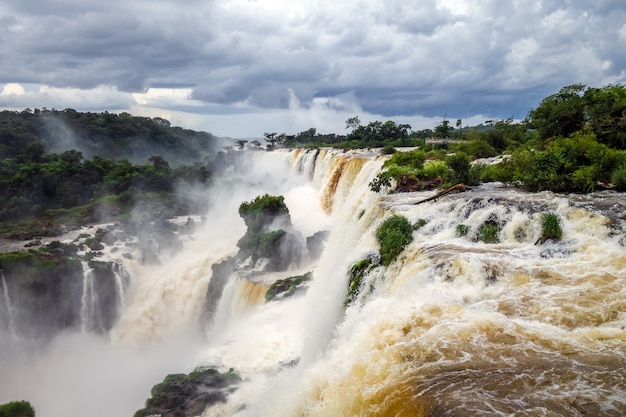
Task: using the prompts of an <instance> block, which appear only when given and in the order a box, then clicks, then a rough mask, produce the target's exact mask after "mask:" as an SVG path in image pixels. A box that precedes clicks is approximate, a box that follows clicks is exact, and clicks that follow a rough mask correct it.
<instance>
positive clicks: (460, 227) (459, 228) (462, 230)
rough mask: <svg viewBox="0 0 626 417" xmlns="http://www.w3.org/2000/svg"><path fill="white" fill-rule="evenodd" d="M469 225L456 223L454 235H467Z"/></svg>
mask: <svg viewBox="0 0 626 417" xmlns="http://www.w3.org/2000/svg"><path fill="white" fill-rule="evenodd" d="M469 230H470V228H469V226H467V225H465V224H457V225H456V237H463V236H467V234H468V233H469Z"/></svg>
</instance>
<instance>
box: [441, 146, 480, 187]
mask: <svg viewBox="0 0 626 417" xmlns="http://www.w3.org/2000/svg"><path fill="white" fill-rule="evenodd" d="M446 164H447V165H448V167H449V168H450V171H449V172H448V175H447V176H446V184H447V185H449V186H450V185H456V184H466V185H478V184H479V182H480V168H479V167H472V165H471V164H470V159H469V156H468V155H467V154H465V153H463V152H458V153H455V154H452V155H448V156H447V157H446Z"/></svg>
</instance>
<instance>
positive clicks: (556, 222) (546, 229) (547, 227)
mask: <svg viewBox="0 0 626 417" xmlns="http://www.w3.org/2000/svg"><path fill="white" fill-rule="evenodd" d="M562 238H563V229H562V228H561V218H560V217H559V215H558V214H556V213H542V214H541V236H540V237H539V240H538V241H537V243H544V242H545V241H547V240H561V239H562Z"/></svg>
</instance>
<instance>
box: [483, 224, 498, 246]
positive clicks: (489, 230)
mask: <svg viewBox="0 0 626 417" xmlns="http://www.w3.org/2000/svg"><path fill="white" fill-rule="evenodd" d="M499 233H500V226H498V225H497V224H493V223H485V224H483V225H482V226H481V227H480V230H479V231H478V235H479V238H480V240H482V241H483V242H485V243H496V242H498V234H499Z"/></svg>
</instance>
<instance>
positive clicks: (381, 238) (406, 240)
mask: <svg viewBox="0 0 626 417" xmlns="http://www.w3.org/2000/svg"><path fill="white" fill-rule="evenodd" d="M413 230H414V227H413V225H412V224H411V222H409V220H408V219H407V218H406V217H404V216H402V215H399V214H395V215H393V216H391V217H389V218H387V219H386V220H385V221H383V222H382V223H381V224H380V225H379V226H378V228H376V240H377V242H378V245H379V247H380V259H381V264H382V265H384V266H388V265H390V264H391V263H392V262H393V261H395V260H396V258H397V257H398V255H400V254H401V253H402V251H403V250H404V248H405V247H406V246H407V245H408V244H410V243H411V242H413Z"/></svg>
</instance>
